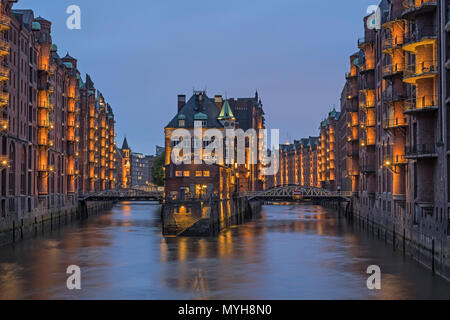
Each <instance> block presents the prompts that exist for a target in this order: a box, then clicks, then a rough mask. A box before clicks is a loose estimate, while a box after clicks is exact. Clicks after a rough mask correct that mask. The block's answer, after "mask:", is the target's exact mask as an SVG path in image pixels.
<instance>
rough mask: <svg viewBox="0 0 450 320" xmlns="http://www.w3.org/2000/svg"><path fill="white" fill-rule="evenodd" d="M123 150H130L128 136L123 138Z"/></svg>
mask: <svg viewBox="0 0 450 320" xmlns="http://www.w3.org/2000/svg"><path fill="white" fill-rule="evenodd" d="M122 150H130V147H128V141H127V137H125V139H123V144H122Z"/></svg>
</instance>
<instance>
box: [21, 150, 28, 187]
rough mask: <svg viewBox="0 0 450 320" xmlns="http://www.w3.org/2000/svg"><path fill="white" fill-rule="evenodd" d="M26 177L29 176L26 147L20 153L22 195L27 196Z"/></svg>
mask: <svg viewBox="0 0 450 320" xmlns="http://www.w3.org/2000/svg"><path fill="white" fill-rule="evenodd" d="M26 175H27V154H26V150H25V146H23V147H22V152H21V153H20V194H21V195H25V194H26V193H27V188H26Z"/></svg>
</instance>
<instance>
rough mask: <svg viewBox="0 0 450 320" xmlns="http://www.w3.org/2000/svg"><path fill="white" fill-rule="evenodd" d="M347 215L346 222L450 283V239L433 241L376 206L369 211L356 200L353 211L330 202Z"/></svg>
mask: <svg viewBox="0 0 450 320" xmlns="http://www.w3.org/2000/svg"><path fill="white" fill-rule="evenodd" d="M330 206H331V207H332V208H333V209H336V210H339V213H342V212H344V216H345V217H346V219H347V220H348V221H349V222H350V223H351V224H352V225H353V226H355V227H357V228H360V229H361V230H363V231H364V232H366V233H368V234H370V235H372V236H374V237H375V238H376V239H378V240H379V241H382V242H384V243H385V244H387V245H389V246H390V247H391V248H392V250H393V251H395V252H397V253H398V254H402V255H404V256H405V257H406V256H407V257H410V258H412V259H413V260H415V261H416V262H418V263H420V264H421V265H422V266H424V267H426V268H427V269H428V270H429V271H430V273H431V274H432V275H438V276H440V277H442V278H444V279H445V280H447V281H449V282H450V237H446V238H441V239H437V238H432V237H429V236H427V235H425V234H423V233H421V232H420V231H419V229H418V226H417V225H413V226H412V227H409V226H408V225H407V224H405V219H402V217H394V218H393V217H389V216H388V215H387V214H386V213H384V212H383V210H382V209H381V208H379V207H377V206H376V205H375V206H373V207H371V208H367V207H364V206H361V205H360V202H359V198H358V197H353V198H352V202H351V204H350V207H349V209H346V208H343V207H342V205H341V206H339V204H337V203H334V204H333V203H330V204H329V205H328V207H330Z"/></svg>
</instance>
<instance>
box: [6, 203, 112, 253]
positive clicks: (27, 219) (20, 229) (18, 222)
mask: <svg viewBox="0 0 450 320" xmlns="http://www.w3.org/2000/svg"><path fill="white" fill-rule="evenodd" d="M112 206H113V202H112V201H103V202H87V203H85V204H84V205H82V204H81V203H79V204H78V205H77V206H67V207H63V208H59V209H41V210H39V211H36V212H33V213H30V214H29V215H24V216H23V217H22V218H20V219H9V220H3V221H2V222H1V223H0V246H3V245H7V244H11V243H16V242H18V241H22V240H25V239H32V238H35V237H37V236H39V235H42V234H47V233H50V232H52V231H53V230H56V229H58V228H59V227H61V226H64V225H68V224H71V223H72V222H74V221H77V220H81V219H86V218H88V217H89V216H92V215H97V214H99V213H102V212H104V211H106V210H109V209H111V208H112Z"/></svg>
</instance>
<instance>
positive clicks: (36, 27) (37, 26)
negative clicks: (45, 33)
mask: <svg viewBox="0 0 450 320" xmlns="http://www.w3.org/2000/svg"><path fill="white" fill-rule="evenodd" d="M31 30H33V31H41V24H40V23H39V22H37V21H33V22H32V23H31Z"/></svg>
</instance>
